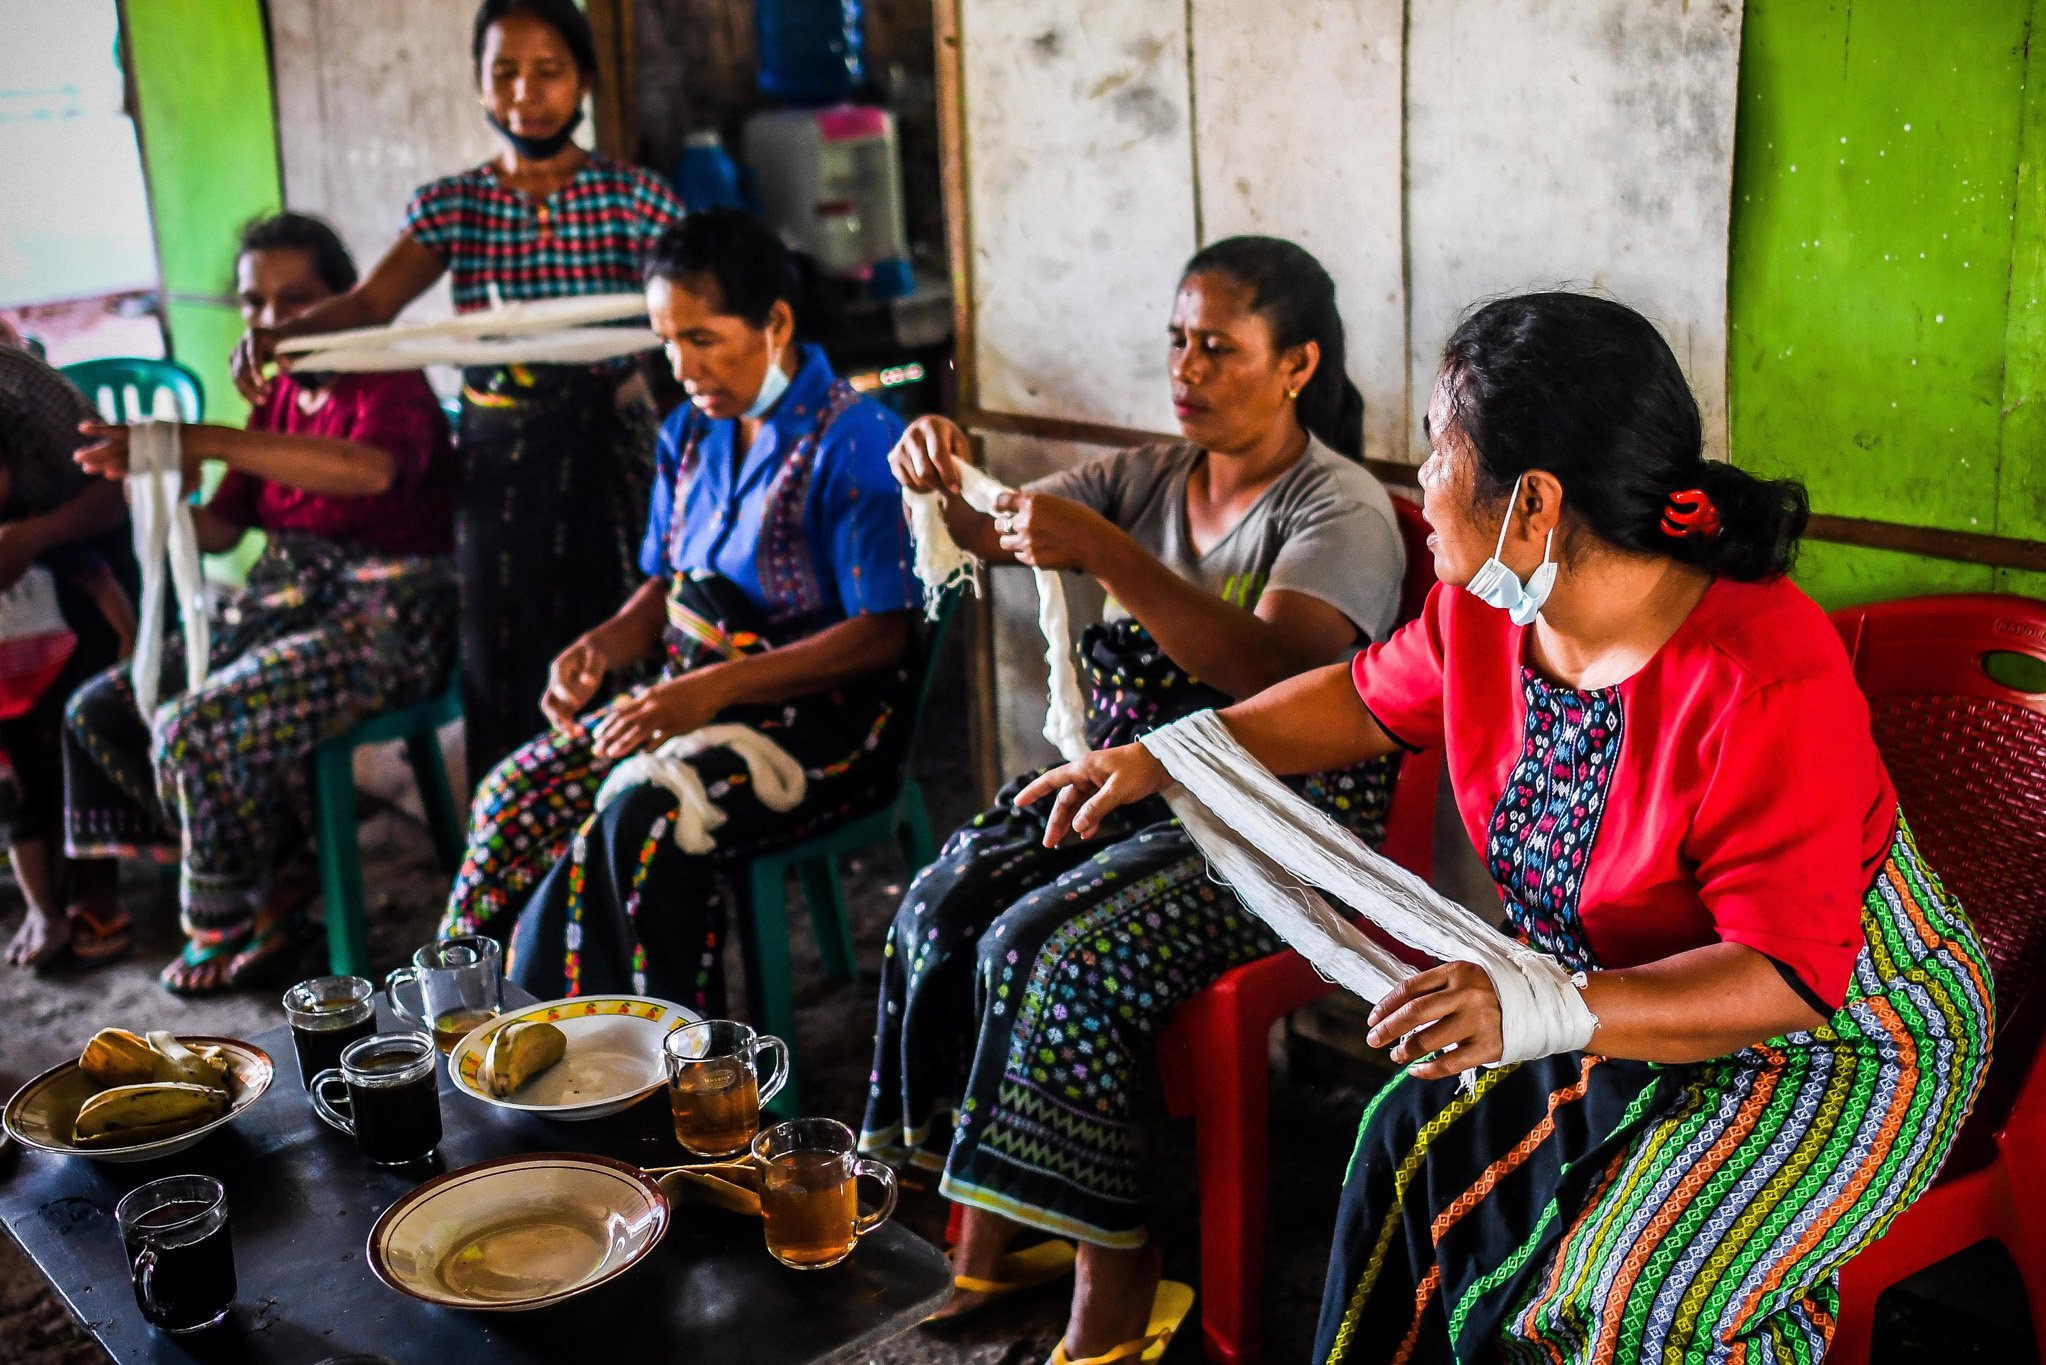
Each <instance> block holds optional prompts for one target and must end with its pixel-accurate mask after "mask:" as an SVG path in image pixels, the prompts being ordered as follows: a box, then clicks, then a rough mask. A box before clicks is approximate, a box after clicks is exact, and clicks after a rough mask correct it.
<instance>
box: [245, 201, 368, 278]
mask: <svg viewBox="0 0 2046 1365" xmlns="http://www.w3.org/2000/svg"><path fill="white" fill-rule="evenodd" d="M252 251H303V252H304V253H305V254H306V255H308V256H310V257H311V258H312V262H313V273H314V274H316V275H318V276H319V277H320V282H321V283H322V284H324V285H326V286H327V288H329V289H331V290H333V291H334V292H335V293H337V294H345V293H347V292H348V291H349V290H351V289H353V288H354V287H355V280H356V272H355V258H354V257H353V256H350V255H349V254H348V248H347V247H346V246H343V245H342V243H341V235H340V234H339V233H337V232H335V231H334V229H333V228H331V227H329V226H328V225H327V224H326V222H325V221H323V220H322V219H319V218H315V217H313V216H312V215H311V214H310V213H277V214H271V215H269V216H267V217H263V218H252V219H250V220H249V222H248V224H247V225H246V226H245V227H243V228H242V235H241V240H240V241H239V242H237V243H236V244H235V251H234V254H235V257H236V258H237V259H239V258H241V257H243V256H246V255H248V254H249V253H250V252H252Z"/></svg>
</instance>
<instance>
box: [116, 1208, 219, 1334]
mask: <svg viewBox="0 0 2046 1365" xmlns="http://www.w3.org/2000/svg"><path fill="white" fill-rule="evenodd" d="M114 1225H115V1226H116V1227H118V1228H119V1229H120V1230H121V1244H122V1245H123V1246H124V1247H125V1248H126V1249H127V1252H128V1276H129V1279H130V1280H131V1281H133V1283H134V1288H135V1303H136V1306H137V1307H139V1308H140V1309H141V1310H142V1316H143V1317H144V1318H146V1319H148V1321H149V1324H150V1325H151V1326H152V1327H158V1328H161V1329H162V1330H164V1331H166V1332H170V1333H173V1334H176V1335H182V1334H183V1333H186V1332H198V1331H202V1330H204V1329H205V1328H208V1327H215V1326H218V1325H219V1324H220V1323H221V1322H223V1321H225V1320H226V1318H227V1315H228V1311H229V1310H230V1309H232V1308H233V1307H234V1294H235V1288H236V1285H235V1278H234V1241H233V1239H232V1236H231V1235H230V1233H229V1230H228V1225H227V1190H226V1188H225V1187H224V1186H222V1185H221V1183H220V1182H219V1181H218V1180H215V1179H213V1178H212V1177H211V1176H204V1175H173V1176H168V1177H166V1178H164V1179H162V1180H152V1181H150V1182H149V1183H148V1184H147V1185H141V1186H138V1187H136V1188H135V1189H132V1190H130V1191H128V1193H127V1195H126V1196H124V1197H123V1198H122V1200H121V1202H120V1203H119V1204H117V1205H115V1206H114Z"/></svg>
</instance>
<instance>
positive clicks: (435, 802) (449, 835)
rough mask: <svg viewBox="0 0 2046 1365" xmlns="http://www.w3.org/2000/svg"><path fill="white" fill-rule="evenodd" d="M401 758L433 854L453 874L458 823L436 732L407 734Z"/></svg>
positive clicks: (457, 851) (456, 864) (457, 863)
mask: <svg viewBox="0 0 2046 1365" xmlns="http://www.w3.org/2000/svg"><path fill="white" fill-rule="evenodd" d="M405 758H406V760H407V761H408V762H409V763H411V765H412V778H413V780H414V781H416V782H417V783H418V784H419V804H420V805H421V806H422V807H423V808H424V809H425V811H426V828H427V830H428V832H429V833H431V834H432V835H433V851H434V855H435V856H436V857H438V858H439V859H440V865H441V870H442V871H444V872H447V873H449V874H453V873H454V871H455V870H456V869H457V868H459V867H460V866H461V865H462V843H463V840H462V823H461V821H460V820H459V819H457V818H456V816H455V794H454V792H453V791H452V790H451V789H450V788H449V787H448V770H447V767H446V766H445V765H444V764H442V762H441V760H440V736H439V735H438V734H437V733H435V732H433V731H428V732H426V733H425V734H418V735H407V736H406V737H405Z"/></svg>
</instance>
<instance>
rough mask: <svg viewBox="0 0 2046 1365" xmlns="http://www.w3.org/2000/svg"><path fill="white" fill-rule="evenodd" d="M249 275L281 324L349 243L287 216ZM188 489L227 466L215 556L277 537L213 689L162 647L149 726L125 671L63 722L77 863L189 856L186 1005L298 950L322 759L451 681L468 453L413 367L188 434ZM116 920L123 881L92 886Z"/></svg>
mask: <svg viewBox="0 0 2046 1365" xmlns="http://www.w3.org/2000/svg"><path fill="white" fill-rule="evenodd" d="M241 248H242V249H241V253H240V256H239V259H238V261H237V264H236V274H237V283H238V285H239V288H240V291H241V299H242V312H243V316H244V317H246V318H247V319H248V320H249V321H250V322H251V323H252V324H255V325H259V326H270V325H273V324H274V323H275V322H278V321H281V320H283V319H284V318H288V317H290V316H291V315H292V314H294V313H297V312H299V311H301V310H303V309H305V308H307V307H310V306H311V305H312V304H314V303H317V302H318V301H319V300H321V299H323V298H328V297H331V296H332V295H334V294H335V293H338V292H340V291H342V290H345V289H347V288H348V287H349V285H350V284H352V283H353V282H354V279H355V266H354V263H353V262H352V261H351V260H349V258H348V253H347V251H346V250H345V249H344V248H343V247H342V245H341V242H340V239H339V238H337V237H335V235H334V233H333V230H332V229H331V228H329V227H327V225H326V224H324V223H321V222H319V221H318V220H316V219H311V218H306V217H303V216H300V215H297V214H284V215H281V216H279V217H277V218H272V219H269V220H266V221H264V222H261V223H258V224H256V225H254V226H252V227H251V228H250V229H249V230H248V231H247V232H246V233H245V234H244V236H243V238H242V244H241ZM87 430H88V432H89V433H90V434H92V435H94V436H97V437H99V438H100V443H99V444H97V445H94V446H91V447H89V448H88V449H86V450H83V451H80V452H79V454H78V456H77V459H78V461H79V463H80V464H82V465H84V466H85V467H86V468H87V469H88V470H90V471H92V472H94V473H97V474H101V475H104V476H106V477H108V478H120V477H123V476H124V475H126V473H127V471H128V452H127V429H126V428H125V427H103V426H99V425H97V424H94V423H88V424H87ZM183 444H184V456H185V461H186V474H187V479H188V480H189V481H191V482H194V483H196V481H197V476H198V470H199V465H200V463H201V462H202V461H204V460H221V461H224V462H225V463H226V464H227V466H228V474H227V477H226V478H225V479H224V480H223V481H222V482H221V485H220V487H219V489H218V490H217V491H216V492H215V494H214V496H213V498H212V500H211V501H210V502H208V503H207V504H206V505H205V506H204V507H201V508H198V509H197V511H196V516H195V520H196V523H197V529H198V535H199V545H200V548H201V549H203V550H206V551H207V552H209V553H220V552H223V551H227V550H231V549H233V548H234V547H235V546H236V545H238V544H240V543H241V540H242V538H243V536H244V535H245V534H246V533H247V532H248V531H250V530H260V531H262V532H264V533H265V534H266V535H267V537H268V543H267V544H266V545H265V547H264V549H263V552H262V556H261V557H260V558H259V559H258V560H257V561H256V563H255V564H254V565H253V566H252V567H251V568H250V570H249V579H248V587H247V589H246V591H244V592H240V593H234V594H230V595H229V596H228V597H227V598H226V599H225V600H224V601H223V602H221V603H220V605H219V606H218V607H216V609H215V614H214V619H213V621H212V623H211V625H212V647H211V655H212V657H211V658H210V660H209V661H208V663H209V671H208V676H207V680H206V683H205V685H204V686H203V687H201V688H199V689H198V690H197V691H195V692H189V693H187V692H184V691H182V686H183V682H184V672H185V667H184V658H183V651H182V648H181V647H180V642H179V641H177V640H175V639H173V640H168V641H166V649H165V655H166V658H165V661H164V663H165V667H164V673H163V684H162V691H161V693H160V695H161V696H162V697H163V698H164V700H163V701H162V702H161V703H160V704H159V705H158V706H157V708H156V713H155V714H154V715H153V716H149V717H144V716H141V715H139V714H137V711H136V704H135V694H134V691H133V688H132V685H131V679H130V677H129V675H128V671H127V670H126V669H125V668H116V669H112V670H110V671H108V672H106V673H103V674H101V675H100V676H99V677H98V678H96V679H94V680H93V681H92V682H90V683H88V684H87V685H86V686H85V687H83V688H81V689H80V690H79V692H78V693H77V695H76V696H75V697H73V699H72V702H71V706H70V709H69V713H68V714H67V716H66V722H65V755H64V759H65V762H64V776H65V839H66V846H67V848H69V849H70V850H72V851H73V856H75V857H109V856H112V857H146V858H154V859H157V860H160V861H164V862H170V861H177V862H178V863H179V864H180V872H181V876H180V900H181V904H182V909H183V922H184V928H185V933H186V936H187V942H186V944H185V948H184V951H183V952H182V953H181V954H180V955H179V956H178V958H177V960H175V961H173V962H172V963H171V964H170V966H169V967H168V968H166V969H165V971H164V974H163V982H164V985H165V987H166V988H168V989H170V990H172V991H175V992H178V993H180V994H198V993H204V992H208V991H213V990H218V989H221V988H223V987H227V986H231V985H235V984H237V983H240V982H243V981H246V980H249V979H250V978H251V977H252V976H253V975H255V974H256V973H258V972H259V971H260V969H262V968H264V967H266V966H268V965H269V964H270V963H272V962H273V961H275V960H276V959H277V958H278V957H279V956H280V955H282V954H287V953H288V952H289V950H290V948H291V946H292V944H293V942H294V940H295V938H296V937H297V936H298V934H299V932H300V930H301V929H302V928H303V927H304V924H303V921H304V916H303V910H304V907H305V905H306V903H307V902H308V901H310V899H311V898H312V895H313V893H314V891H315V890H316V889H317V886H318V877H317V874H316V869H315V867H314V865H313V864H312V862H311V860H310V859H309V858H308V857H307V856H306V833H307V831H308V830H309V828H310V815H311V813H310V808H309V805H308V803H307V796H308V793H307V791H306V789H305V786H306V784H305V772H306V761H307V759H308V758H309V757H310V756H311V754H312V751H313V750H314V749H315V748H316V747H317V746H319V745H320V744H322V743H324V742H326V741H327V740H329V739H332V738H334V737H335V736H337V735H340V734H342V733H344V732H346V731H348V730H350V729H352V728H354V727H355V726H356V725H358V724H360V723H361V722H362V721H363V720H365V719H367V718H368V717H370V716H373V715H375V714H377V713H378V712H381V711H387V710H390V709H392V708H394V707H400V706H407V705H410V704H412V703H414V702H417V701H419V700H421V699H423V698H424V697H426V696H429V695H431V694H432V693H433V692H435V691H436V690H438V689H439V688H441V687H443V686H444V685H445V684H446V681H447V673H448V668H449V665H450V663H451V662H452V660H453V655H454V640H455V612H456V587H455V578H454V570H453V566H452V560H451V558H450V554H451V551H452V549H453V533H452V529H451V526H452V492H453V483H452V481H453V474H454V470H453V456H452V451H451V448H450V443H449V438H448V424H447V419H446V417H445V416H444V415H443V414H442V412H441V408H440V404H439V402H438V401H437V400H436V399H435V397H434V395H433V391H432V390H431V389H429V388H428V387H427V385H426V381H425V380H424V379H423V378H422V377H421V376H420V375H419V374H418V373H417V372H416V371H414V372H408V373H402V374H360V375H342V376H336V377H332V378H330V379H328V380H327V381H326V382H323V383H322V382H315V377H307V376H299V377H292V376H282V377H280V378H279V379H278V380H277V382H276V383H274V384H273V385H272V386H271V388H270V389H269V391H268V392H267V393H266V394H265V395H264V396H263V400H262V402H261V403H260V404H259V405H258V406H257V407H256V408H255V410H254V411H252V412H251V413H250V414H249V425H248V429H247V430H245V431H243V430H237V429H235V428H232V427H222V426H200V425H195V426H188V427H186V428H185V429H184V432H183ZM94 894H96V895H97V896H99V897H100V898H101V900H102V902H103V905H102V906H101V909H102V911H103V912H104V913H105V914H108V915H113V916H118V914H119V909H118V907H117V906H116V905H114V904H113V887H112V886H111V885H110V884H108V885H103V886H100V887H98V888H95V889H94Z"/></svg>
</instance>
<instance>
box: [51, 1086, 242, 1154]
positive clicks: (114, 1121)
mask: <svg viewBox="0 0 2046 1365" xmlns="http://www.w3.org/2000/svg"><path fill="white" fill-rule="evenodd" d="M226 1112H227V1091H226V1090H225V1089H222V1088H217V1087H214V1086H207V1085H187V1084H185V1083H183V1082H181V1081H152V1082H150V1083H148V1084H146V1085H117V1086H115V1087H114V1088H113V1089H111V1090H102V1091H100V1092H99V1093H98V1094H97V1095H94V1096H93V1097H92V1098H91V1099H89V1100H87V1101H86V1102H85V1104H84V1106H83V1107H82V1108H80V1109H79V1111H78V1117H77V1119H76V1120H75V1121H73V1123H72V1125H71V1132H72V1138H73V1140H75V1141H77V1142H79V1143H81V1144H85V1145H87V1146H91V1145H95V1144H114V1145H125V1144H127V1143H128V1142H130V1141H146V1140H148V1139H147V1138H144V1137H141V1136H138V1134H141V1133H142V1132H143V1131H144V1130H152V1135H154V1136H163V1137H170V1136H172V1135H174V1134H176V1133H180V1132H184V1131H186V1130H188V1129H191V1128H196V1127H198V1126H199V1125H200V1124H202V1123H210V1122H211V1121H212V1120H214V1119H217V1118H219V1117H220V1116H221V1115H222V1114H225V1113H226ZM158 1129H162V1130H164V1131H162V1132H161V1133H154V1132H153V1130H158Z"/></svg>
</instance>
